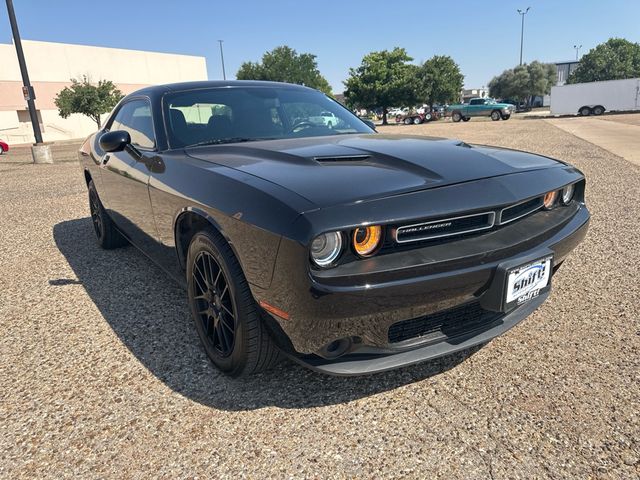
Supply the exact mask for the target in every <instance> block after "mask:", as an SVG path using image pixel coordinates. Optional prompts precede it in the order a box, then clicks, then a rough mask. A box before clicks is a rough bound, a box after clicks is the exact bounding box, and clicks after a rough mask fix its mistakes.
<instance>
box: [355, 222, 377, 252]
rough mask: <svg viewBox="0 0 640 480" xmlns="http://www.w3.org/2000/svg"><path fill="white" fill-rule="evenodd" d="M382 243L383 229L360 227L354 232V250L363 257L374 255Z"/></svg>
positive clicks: (374, 226)
mask: <svg viewBox="0 0 640 480" xmlns="http://www.w3.org/2000/svg"><path fill="white" fill-rule="evenodd" d="M381 243H382V227H381V226H379V225H370V226H368V227H358V228H356V229H355V230H354V232H353V249H354V251H355V252H356V253H357V254H358V255H360V256H361V257H369V256H371V255H373V254H374V253H375V252H376V250H377V249H378V247H379V246H380V244H381Z"/></svg>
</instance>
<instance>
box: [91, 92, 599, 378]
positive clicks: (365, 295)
mask: <svg viewBox="0 0 640 480" xmlns="http://www.w3.org/2000/svg"><path fill="white" fill-rule="evenodd" d="M79 158H80V162H81V165H82V170H83V172H84V176H85V179H86V183H87V186H88V189H89V203H90V209H91V217H92V220H93V226H94V229H95V233H96V236H97V238H98V242H99V244H100V245H101V246H102V247H104V248H115V247H119V246H122V245H126V244H128V243H131V244H133V245H135V246H136V247H138V248H139V249H140V250H141V251H142V252H144V253H145V254H146V255H147V256H149V258H151V259H152V260H153V261H154V262H156V263H157V264H158V265H159V266H160V267H162V268H163V269H164V270H165V271H166V272H167V273H168V274H170V275H171V276H172V277H174V278H175V279H176V280H177V281H178V282H180V283H181V284H182V285H183V286H184V287H185V288H186V290H187V295H188V301H189V305H190V309H191V312H192V315H193V318H194V320H195V326H196V329H197V331H198V334H199V336H200V338H201V339H202V343H203V345H204V348H205V350H206V352H207V354H208V356H209V357H210V358H211V360H212V362H213V363H214V364H215V365H216V367H218V368H219V369H220V370H221V371H223V372H224V373H226V374H228V375H232V376H240V375H246V374H250V373H253V372H257V371H260V370H263V369H265V368H267V367H269V366H270V365H272V364H273V363H274V362H276V361H277V360H278V359H279V358H280V356H281V354H282V353H284V354H285V355H287V356H289V357H290V358H292V359H294V360H296V361H298V362H300V363H302V364H304V365H306V366H308V367H311V368H313V369H315V370H318V371H322V372H326V373H332V374H338V375H352V374H363V373H371V372H377V371H382V370H388V369H391V368H396V367H399V366H403V365H409V364H412V363H416V362H420V361H424V360H428V359H432V358H435V357H439V356H443V355H446V354H448V353H451V352H455V351H457V350H461V349H466V348H468V347H471V346H473V345H478V344H482V343H485V342H487V341H488V340H490V339H491V338H493V337H495V336H497V335H499V334H501V333H503V332H505V331H506V330H508V329H509V328H511V327H513V326H514V325H515V324H517V323H518V322H519V321H521V320H522V319H524V318H525V317H527V316H528V315H529V314H531V313H532V312H533V311H534V310H535V309H536V308H537V307H539V306H540V304H542V302H543V301H544V300H545V299H546V298H547V296H548V295H549V290H550V288H551V283H552V278H553V274H554V273H555V272H556V270H557V269H558V267H559V266H560V265H561V264H562V262H563V261H564V260H565V258H566V257H567V255H568V254H569V252H571V250H572V249H573V248H574V247H576V245H578V243H579V242H580V241H581V240H582V239H583V238H584V236H585V234H586V232H587V227H588V223H589V212H588V210H587V208H586V206H585V203H584V190H585V179H584V176H583V175H582V174H581V173H580V172H579V171H578V170H577V169H575V168H574V167H572V166H570V165H567V164H566V163H563V162H561V161H558V160H553V159H550V158H547V157H543V156H540V155H533V154H530V153H524V152H519V151H514V150H508V149H504V148H495V147H487V146H479V145H469V144H466V143H464V142H461V141H458V140H445V139H438V138H427V137H410V136H394V135H382V134H377V133H376V132H375V130H374V129H373V128H372V125H369V124H367V123H365V122H363V121H362V120H360V119H359V118H357V117H356V116H354V115H353V114H351V113H350V112H349V111H348V110H347V109H345V108H344V107H342V106H341V105H340V104H339V103H337V102H336V101H334V100H332V99H331V98H329V97H327V96H326V95H324V94H322V93H320V92H318V91H316V90H312V89H309V88H306V87H302V86H298V85H289V84H282V83H271V82H247V81H245V82H242V81H232V82H193V83H181V84H173V85H164V86H154V87H149V88H145V89H142V90H139V91H137V92H135V93H132V94H130V95H128V96H126V97H125V98H124V99H123V100H122V101H121V102H120V103H119V104H118V106H117V107H116V108H115V109H114V111H113V113H112V114H111V115H110V117H109V119H108V120H107V121H106V123H105V124H104V128H103V129H102V130H100V131H99V132H97V133H95V134H94V135H91V136H90V137H89V138H88V139H87V140H86V141H85V142H84V144H83V145H82V147H81V149H80V152H79Z"/></svg>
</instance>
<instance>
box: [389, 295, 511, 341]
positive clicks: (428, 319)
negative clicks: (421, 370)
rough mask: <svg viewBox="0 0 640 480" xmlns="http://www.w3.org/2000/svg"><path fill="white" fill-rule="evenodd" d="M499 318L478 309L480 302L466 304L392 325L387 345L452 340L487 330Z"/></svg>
mask: <svg viewBox="0 0 640 480" xmlns="http://www.w3.org/2000/svg"><path fill="white" fill-rule="evenodd" d="M501 316H502V313H500V312H491V311H489V310H485V309H483V308H482V307H481V306H480V302H478V301H474V302H469V303H465V304H464V305H460V306H457V307H454V308H450V309H448V310H442V311H440V312H436V313H432V314H431V315H427V316H424V317H419V318H414V319H412V320H403V321H401V322H397V323H394V324H393V325H391V327H390V328H389V333H388V338H389V343H398V342H403V341H405V340H411V339H414V338H419V337H423V338H424V339H425V340H426V339H428V338H429V337H431V338H432V339H433V340H436V339H439V338H452V337H457V336H459V335H462V334H464V333H467V332H471V331H473V330H476V329H480V328H482V327H485V326H488V325H490V324H491V323H493V322H494V321H496V320H498V319H499V318H500V317H501Z"/></svg>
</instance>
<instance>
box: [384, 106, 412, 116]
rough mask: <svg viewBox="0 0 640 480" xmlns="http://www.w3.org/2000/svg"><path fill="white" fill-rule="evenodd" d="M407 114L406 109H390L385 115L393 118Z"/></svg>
mask: <svg viewBox="0 0 640 480" xmlns="http://www.w3.org/2000/svg"><path fill="white" fill-rule="evenodd" d="M408 112H409V109H408V108H392V109H390V110H389V112H388V113H387V117H390V118H395V117H397V116H398V115H405V114H406V113H408Z"/></svg>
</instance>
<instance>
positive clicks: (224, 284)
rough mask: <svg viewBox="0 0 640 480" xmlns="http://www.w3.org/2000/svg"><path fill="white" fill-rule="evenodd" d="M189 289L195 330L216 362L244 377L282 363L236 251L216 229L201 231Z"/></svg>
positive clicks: (190, 256) (193, 248)
mask: <svg viewBox="0 0 640 480" xmlns="http://www.w3.org/2000/svg"><path fill="white" fill-rule="evenodd" d="M187 285H188V298H189V306H190V308H191V314H192V317H193V319H194V321H195V326H196V331H197V332H198V336H199V337H200V340H201V341H202V344H203V346H204V348H205V351H206V353H207V356H208V357H209V359H210V360H211V362H212V363H213V364H214V365H215V366H216V367H217V368H218V369H219V370H220V371H221V372H222V373H224V374H226V375H229V376H231V377H241V376H246V375H250V374H253V373H258V372H261V371H263V370H266V369H267V368H269V367H271V366H272V365H274V364H275V363H277V361H278V360H279V359H280V351H279V350H278V348H277V347H276V346H275V344H274V343H273V341H272V340H271V337H270V336H269V334H268V332H267V331H266V328H265V326H264V324H263V322H262V319H261V317H260V310H259V308H258V306H257V305H256V302H255V300H254V299H253V295H252V294H251V290H250V289H249V284H248V283H247V280H246V278H245V277H244V274H243V273H242V269H241V267H240V264H239V262H238V260H237V259H236V257H235V255H234V254H233V251H232V250H231V247H229V245H228V244H227V243H226V242H225V240H224V239H223V238H222V237H221V236H220V235H219V234H218V233H217V232H215V231H213V230H212V229H207V230H203V231H201V232H199V233H197V234H196V235H195V236H194V237H193V239H192V241H191V244H190V245H189V251H188V253H187Z"/></svg>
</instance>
